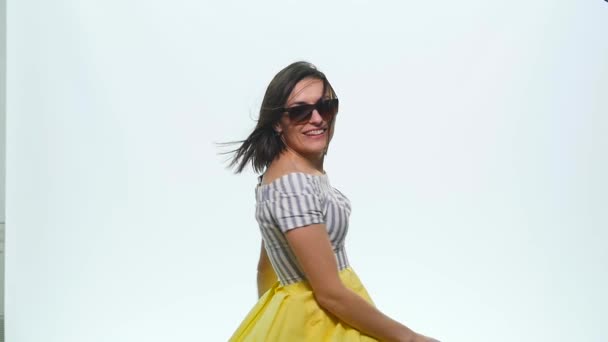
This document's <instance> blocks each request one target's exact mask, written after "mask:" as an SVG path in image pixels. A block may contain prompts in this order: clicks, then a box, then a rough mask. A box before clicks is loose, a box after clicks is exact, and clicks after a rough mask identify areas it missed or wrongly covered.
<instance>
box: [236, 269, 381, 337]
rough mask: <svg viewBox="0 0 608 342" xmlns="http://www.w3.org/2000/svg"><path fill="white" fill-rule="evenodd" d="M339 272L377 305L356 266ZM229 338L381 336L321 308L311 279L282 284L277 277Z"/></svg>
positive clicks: (355, 290) (357, 290)
mask: <svg viewBox="0 0 608 342" xmlns="http://www.w3.org/2000/svg"><path fill="white" fill-rule="evenodd" d="M339 275H340V279H342V282H343V283H344V285H345V286H346V287H348V288H349V289H351V290H353V291H354V292H355V293H357V294H358V295H359V296H361V297H363V298H364V299H365V300H366V301H368V302H369V303H370V304H372V305H374V306H375V304H374V302H373V301H372V299H371V298H370V296H369V294H368V293H367V290H366V289H365V287H363V284H362V283H361V281H360V280H359V277H358V276H357V274H356V273H355V271H354V270H353V269H352V268H350V267H347V268H345V269H343V270H341V271H340V273H339ZM229 341H230V342H237V341H239V342H240V341H246V342H275V341H276V342H283V341H287V342H302V341H314V342H320V341H332V342H343V341H347V342H348V341H357V342H359V341H365V342H372V341H377V340H376V339H374V338H372V337H370V336H368V335H365V334H363V333H361V332H359V331H358V330H356V329H355V328H353V327H351V326H349V325H347V324H346V323H344V322H341V321H340V320H339V319H338V318H336V316H334V315H332V314H331V313H330V312H329V311H327V310H325V309H323V308H321V307H320V306H319V305H318V304H317V301H316V300H315V298H314V296H313V293H312V289H311V287H310V284H309V283H308V282H307V281H301V282H297V283H293V284H289V285H286V286H282V285H281V284H280V283H279V282H278V281H277V282H276V283H275V284H274V285H273V286H272V287H271V288H270V289H269V290H268V291H266V293H264V295H262V297H260V299H259V301H258V302H257V304H256V305H255V306H254V307H253V309H251V311H249V313H248V314H247V316H246V317H245V319H244V320H243V322H242V323H241V325H240V326H239V327H238V328H237V330H236V331H235V333H234V334H233V335H232V337H231V338H230V340H229Z"/></svg>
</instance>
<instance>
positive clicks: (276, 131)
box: [274, 123, 283, 135]
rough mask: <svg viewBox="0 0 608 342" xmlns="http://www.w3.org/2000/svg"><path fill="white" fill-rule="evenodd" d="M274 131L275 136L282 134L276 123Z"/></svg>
mask: <svg viewBox="0 0 608 342" xmlns="http://www.w3.org/2000/svg"><path fill="white" fill-rule="evenodd" d="M274 131H275V133H276V134H277V135H279V134H281V133H282V132H283V129H282V128H281V125H279V124H278V123H277V124H275V125H274Z"/></svg>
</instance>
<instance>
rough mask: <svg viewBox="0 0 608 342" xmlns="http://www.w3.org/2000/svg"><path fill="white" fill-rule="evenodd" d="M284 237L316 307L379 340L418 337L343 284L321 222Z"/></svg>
mask: <svg viewBox="0 0 608 342" xmlns="http://www.w3.org/2000/svg"><path fill="white" fill-rule="evenodd" d="M285 237H286V238H287V241H288V243H289V245H290V246H291V248H292V250H293V252H294V254H295V256H296V258H297V259H298V262H299V264H300V266H301V267H302V270H303V271H304V273H305V275H306V278H307V279H308V281H309V283H310V285H311V287H312V289H313V292H314V296H315V299H316V300H317V302H318V303H319V305H320V306H322V307H323V308H325V309H327V310H328V311H330V312H331V313H333V314H334V315H336V316H337V317H338V318H340V319H341V320H343V321H344V322H346V323H347V324H349V325H351V326H353V327H355V328H356V329H357V330H359V331H361V332H363V333H365V334H367V335H370V336H373V337H375V338H378V339H380V340H382V341H396V342H404V341H408V342H409V341H416V340H418V339H419V338H420V335H418V334H416V333H415V332H414V331H412V330H411V329H409V328H408V327H406V326H405V325H403V324H401V323H399V322H397V321H395V320H393V319H391V318H389V317H388V316H386V315H384V314H383V313H382V312H380V311H379V310H378V309H376V308H375V307H374V306H373V305H371V304H369V303H368V302H367V301H366V300H365V299H363V298H362V297H361V296H359V295H358V294H356V293H355V292H353V291H352V290H350V289H348V288H347V287H346V286H344V284H343V283H342V280H341V279H340V276H339V275H338V265H337V262H336V257H335V255H334V252H333V249H332V247H331V242H330V241H329V237H328V235H327V231H326V228H325V224H312V225H309V226H306V227H301V228H296V229H292V230H289V231H287V233H286V234H285Z"/></svg>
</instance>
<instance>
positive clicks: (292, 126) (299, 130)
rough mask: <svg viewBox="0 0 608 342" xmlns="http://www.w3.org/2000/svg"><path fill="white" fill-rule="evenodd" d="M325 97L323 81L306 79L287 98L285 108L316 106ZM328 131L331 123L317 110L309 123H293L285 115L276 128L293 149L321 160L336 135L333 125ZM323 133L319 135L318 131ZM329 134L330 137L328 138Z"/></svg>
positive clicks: (287, 115)
mask: <svg viewBox="0 0 608 342" xmlns="http://www.w3.org/2000/svg"><path fill="white" fill-rule="evenodd" d="M322 95H323V81H322V80H319V79H316V78H304V79H303V80H301V81H299V82H298V83H296V86H295V87H294V88H293V90H292V92H291V94H290V95H289V97H288V98H287V102H286V103H285V107H287V108H289V107H293V106H297V105H302V104H315V103H317V101H319V99H320V98H321V96H322ZM331 121H332V122H331V124H332V127H331V129H330V130H329V131H328V128H329V124H330V122H327V121H325V120H324V119H323V118H322V117H321V115H320V114H319V112H318V111H317V110H316V109H315V110H313V112H312V115H311V116H310V119H309V120H308V121H304V122H301V123H298V122H293V121H291V120H290V118H289V114H286V113H285V114H283V116H282V117H281V120H280V121H279V123H278V124H277V126H276V127H275V129H276V130H278V131H279V132H281V133H282V135H283V140H284V142H285V143H286V144H287V146H289V147H290V148H291V149H293V150H295V151H296V152H298V153H299V154H301V155H304V156H307V157H312V158H319V157H322V156H323V153H324V151H325V148H326V147H327V145H328V144H329V142H330V141H331V138H332V136H333V133H334V129H333V124H334V122H335V119H333V120H331ZM319 129H321V130H322V132H321V133H320V134H318V133H319V132H318V130H319ZM328 134H329V136H328Z"/></svg>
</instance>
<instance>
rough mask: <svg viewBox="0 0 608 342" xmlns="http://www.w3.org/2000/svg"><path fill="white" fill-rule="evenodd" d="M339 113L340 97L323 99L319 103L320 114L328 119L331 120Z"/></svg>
mask: <svg viewBox="0 0 608 342" xmlns="http://www.w3.org/2000/svg"><path fill="white" fill-rule="evenodd" d="M337 113H338V99H331V100H325V101H322V102H321V103H320V104H319V114H321V116H322V117H323V119H325V120H326V121H329V120H331V119H332V118H333V117H334V115H336V114H337Z"/></svg>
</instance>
